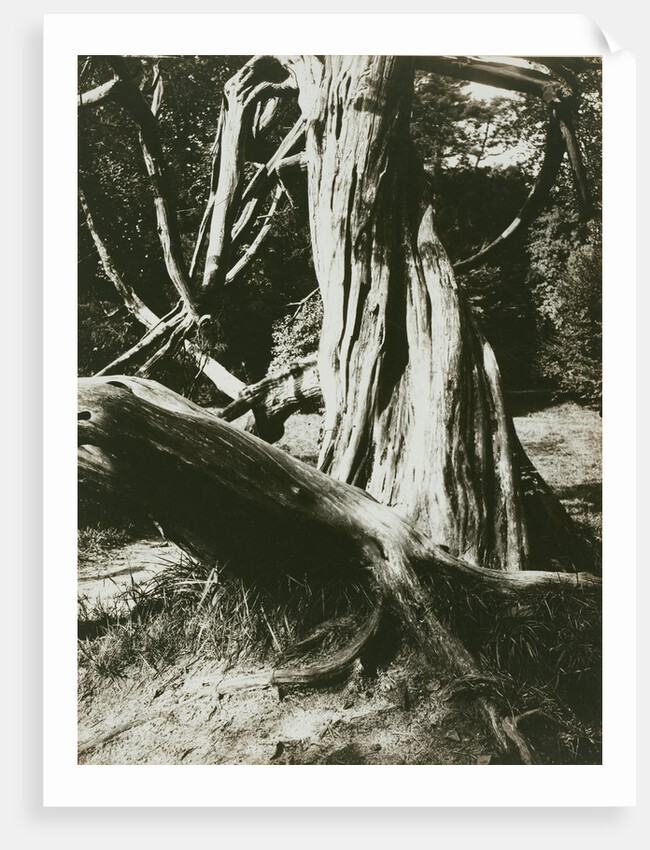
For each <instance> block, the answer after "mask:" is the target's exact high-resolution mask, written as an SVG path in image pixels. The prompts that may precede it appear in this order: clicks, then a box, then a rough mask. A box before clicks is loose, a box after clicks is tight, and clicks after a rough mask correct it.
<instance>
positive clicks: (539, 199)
mask: <svg viewBox="0 0 650 850" xmlns="http://www.w3.org/2000/svg"><path fill="white" fill-rule="evenodd" d="M522 58H526V57H522ZM530 61H532V62H536V63H537V64H539V65H543V66H545V67H546V68H547V69H548V71H550V72H551V73H550V74H549V73H546V72H544V71H540V70H537V69H535V68H531V67H520V66H517V65H509V64H506V63H503V62H494V61H490V60H487V59H482V58H479V57H471V56H464V57H460V56H418V57H416V65H417V67H418V68H419V69H420V70H423V71H432V72H434V73H437V74H441V75H443V76H449V77H454V78H456V79H460V80H468V81H471V82H477V83H482V84H483V85H488V86H494V87H496V88H503V89H507V90H509V91H517V92H520V93H523V94H531V95H535V96H536V97H540V98H542V99H543V100H544V102H545V103H547V104H548V108H549V123H548V129H547V136H546V148H545V153H544V160H543V162H542V165H541V167H540V171H539V173H538V175H537V178H536V180H535V183H534V184H533V187H532V189H531V191H530V193H529V195H528V197H527V198H526V200H525V201H524V204H523V206H522V207H521V209H520V210H519V212H518V213H517V215H516V216H515V218H514V219H513V221H512V222H511V223H510V224H509V225H508V227H507V228H506V229H505V230H504V231H503V232H502V233H501V234H500V235H499V236H498V237H497V238H496V239H494V240H493V241H492V242H491V243H490V244H489V245H487V246H485V247H484V248H482V249H481V250H480V251H478V252H477V253H476V254H473V255H472V256H471V257H467V258H466V259H463V260H459V261H458V262H456V263H454V271H457V272H466V271H469V270H470V269H473V268H476V266H478V265H481V264H482V263H485V262H486V261H487V260H488V259H489V258H490V257H491V256H492V255H493V254H494V253H495V252H496V251H497V250H498V249H500V248H501V247H502V246H503V245H504V244H505V243H506V242H507V241H508V240H509V239H511V238H512V236H514V234H515V233H518V232H520V231H521V230H522V229H523V228H524V227H525V226H526V225H527V224H529V223H530V221H531V220H532V219H533V218H534V216H535V215H536V214H537V213H538V212H539V210H540V209H541V207H542V205H543V204H544V202H545V200H546V198H547V197H548V194H549V192H550V190H551V188H552V186H553V184H554V182H555V179H556V177H557V173H558V171H559V168H560V165H561V163H562V157H563V154H564V149H566V151H567V153H568V157H569V162H570V165H571V169H572V173H573V176H574V180H575V184H576V188H577V192H578V201H579V205H580V213H581V215H582V217H583V218H584V219H586V220H589V219H591V218H593V216H594V212H595V211H594V205H593V201H592V198H591V193H590V192H589V187H588V182H587V178H586V172H585V167H584V162H583V158H582V152H581V150H580V145H579V143H578V140H577V137H576V133H575V130H574V127H573V119H572V114H571V113H572V108H573V107H572V105H573V101H574V95H575V91H574V86H575V80H574V78H573V77H572V71H573V70H576V71H584V70H586V68H588V67H589V66H588V65H587V66H585V64H584V63H583V62H581V61H577V62H576V63H573V64H572V65H571V64H570V65H569V66H568V67H567V68H564V66H563V65H562V64H561V63H560V62H559V61H554V60H553V59H549V60H545V59H543V58H541V57H533V58H531V60H530ZM558 76H559V79H558ZM562 140H563V141H564V146H563V148H562V147H561V142H562Z"/></svg>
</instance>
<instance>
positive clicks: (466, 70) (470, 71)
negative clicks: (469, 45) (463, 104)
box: [415, 56, 559, 97]
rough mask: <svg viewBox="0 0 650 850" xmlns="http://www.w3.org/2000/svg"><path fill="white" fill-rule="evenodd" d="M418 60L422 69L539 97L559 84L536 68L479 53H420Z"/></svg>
mask: <svg viewBox="0 0 650 850" xmlns="http://www.w3.org/2000/svg"><path fill="white" fill-rule="evenodd" d="M415 62H416V68H418V69H419V70H421V71H432V72H433V73H435V74H441V75H442V76H445V77H454V78H456V79H458V80H468V81H470V82H474V83H482V84H483V85H486V86H494V87H495V88H500V89H507V90H508V91H517V92H521V93H522V94H533V95H536V96H538V97H542V96H543V95H544V92H545V90H546V89H547V87H548V86H549V85H550V86H558V85H559V83H557V82H556V81H555V80H554V79H553V78H552V77H551V76H550V75H548V74H544V73H542V72H541V71H536V70H534V69H533V68H522V67H520V66H519V65H508V64H506V63H504V62H493V61H489V60H486V59H480V58H478V57H476V56H416V60H415Z"/></svg>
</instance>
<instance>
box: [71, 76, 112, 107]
mask: <svg viewBox="0 0 650 850" xmlns="http://www.w3.org/2000/svg"><path fill="white" fill-rule="evenodd" d="M118 83H119V80H118V78H117V77H113V79H112V80H108V82H106V83H102V84H101V85H99V86H97V87H96V88H94V89H91V90H90V91H87V92H83V94H80V95H79V102H78V105H79V106H96V105H97V104H98V103H101V102H102V101H104V100H108V99H109V98H110V97H112V95H113V93H114V89H115V87H116V86H117V85H118Z"/></svg>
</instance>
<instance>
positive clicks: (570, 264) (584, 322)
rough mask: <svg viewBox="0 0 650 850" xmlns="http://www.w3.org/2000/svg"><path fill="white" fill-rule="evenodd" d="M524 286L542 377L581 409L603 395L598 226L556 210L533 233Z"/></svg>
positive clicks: (600, 266)
mask: <svg viewBox="0 0 650 850" xmlns="http://www.w3.org/2000/svg"><path fill="white" fill-rule="evenodd" d="M529 252H530V257H531V264H530V272H529V276H528V285H529V286H530V288H531V291H532V296H533V299H534V301H535V304H536V307H537V318H538V327H539V336H540V347H539V353H538V359H537V365H538V369H539V371H540V374H541V375H542V376H543V377H544V378H546V379H548V380H550V381H551V382H552V383H553V384H554V385H555V386H557V387H558V389H559V390H560V391H561V392H563V393H565V394H567V395H570V396H572V397H574V398H575V399H576V400H578V401H580V402H582V403H583V404H588V405H589V406H591V407H595V408H599V407H600V405H601V391H602V366H601V354H602V296H601V279H602V249H601V227H600V225H599V224H598V223H596V222H592V223H591V224H589V225H581V224H580V223H579V222H577V221H576V220H575V218H571V217H567V216H566V215H564V214H563V213H562V212H561V211H559V210H552V211H550V212H548V213H547V214H546V215H544V216H542V217H541V218H540V220H539V221H538V222H537V223H536V224H535V226H534V227H533V229H532V231H531V236H530V239H529Z"/></svg>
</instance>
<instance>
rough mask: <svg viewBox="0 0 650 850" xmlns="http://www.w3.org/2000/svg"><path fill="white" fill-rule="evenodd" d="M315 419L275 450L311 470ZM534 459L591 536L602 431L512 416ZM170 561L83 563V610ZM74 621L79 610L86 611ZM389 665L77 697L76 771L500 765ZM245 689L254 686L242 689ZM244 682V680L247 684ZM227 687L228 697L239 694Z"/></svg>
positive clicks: (151, 546) (427, 682) (460, 712)
mask: <svg viewBox="0 0 650 850" xmlns="http://www.w3.org/2000/svg"><path fill="white" fill-rule="evenodd" d="M319 425H320V419H319V417H318V416H317V415H312V416H294V417H292V418H291V419H290V420H289V421H288V423H287V426H288V427H287V433H286V434H285V437H284V438H283V440H282V442H281V443H280V445H281V446H282V447H283V448H286V449H287V450H290V451H292V453H293V454H295V455H296V456H298V457H300V458H301V459H303V460H305V461H307V462H313V461H314V458H315V454H316V445H317V440H318V431H319ZM515 426H516V428H517V431H518V433H519V436H520V438H521V440H522V443H523V445H524V447H525V448H526V450H527V451H528V453H529V454H530V456H531V459H532V460H533V461H534V462H535V463H536V465H537V466H538V468H539V470H540V472H541V473H542V475H543V476H544V477H545V478H546V480H547V481H548V483H549V484H550V485H551V486H552V487H554V488H555V489H556V490H557V492H558V493H559V495H560V497H561V498H562V500H563V502H564V503H565V505H566V507H567V508H568V510H569V511H570V512H571V513H572V515H573V516H574V517H575V518H576V519H577V520H578V521H580V522H583V523H586V524H588V525H590V526H591V527H592V528H593V529H595V530H596V531H598V530H599V528H600V506H601V501H600V482H601V443H600V441H601V420H600V417H599V416H598V414H597V413H593V412H591V411H588V410H584V409H583V408H580V407H578V406H577V405H573V404H561V405H555V406H552V407H549V408H546V409H544V410H541V411H538V412H534V413H531V414H528V415H527V416H523V417H517V418H516V419H515ZM179 557H180V552H179V551H178V550H177V549H176V547H174V546H173V545H172V544H170V543H168V542H167V541H165V540H162V539H160V538H158V539H152V540H139V541H135V542H128V543H126V544H124V545H122V546H119V547H117V548H112V549H110V550H108V551H105V552H102V553H99V554H98V555H97V556H92V555H90V556H89V555H86V557H84V558H83V559H80V562H79V596H80V599H83V600H84V603H85V606H86V607H89V606H92V604H93V603H94V602H96V601H97V600H103V601H104V602H107V601H108V600H110V599H111V598H112V597H114V596H116V595H117V594H119V593H120V592H121V591H122V590H123V589H124V588H125V587H128V586H129V585H131V584H132V583H138V582H141V581H143V580H145V579H146V578H148V577H150V576H151V575H152V574H153V573H154V572H156V571H159V570H161V569H164V568H165V567H166V566H169V565H170V564H172V563H174V562H175V559H178V558H179ZM82 610H83V609H82ZM404 652H405V651H403V652H402V655H401V656H398V658H396V659H395V660H394V661H393V662H392V663H391V665H390V666H389V667H388V669H385V670H382V671H380V672H379V673H377V672H375V673H372V674H371V673H368V672H365V671H364V670H363V669H362V667H361V665H360V664H359V665H358V667H357V668H356V669H355V672H354V673H353V674H352V676H351V677H349V678H348V679H347V680H346V681H344V682H340V683H338V684H336V685H332V686H330V687H327V688H322V687H321V688H302V689H297V688H294V689H288V690H279V689H278V688H275V687H264V686H260V685H259V684H255V682H254V677H256V676H257V677H258V678H259V676H260V674H261V673H263V672H264V671H261V670H260V669H255V668H251V667H250V666H249V667H246V666H239V667H236V668H233V669H230V670H227V671H226V670H224V669H222V668H219V667H215V665H214V663H206V662H205V661H202V660H201V659H200V658H199V657H194V658H192V659H190V660H188V661H187V662H186V663H185V664H182V665H179V666H177V667H175V668H173V669H168V670H166V671H163V672H157V671H155V670H153V669H147V668H146V667H142V668H138V669H136V670H133V671H132V672H131V673H130V674H129V675H127V676H126V677H124V678H121V679H116V680H109V679H107V680H106V684H105V686H103V687H102V688H101V689H99V690H97V689H95V690H94V691H93V692H92V693H80V699H79V718H78V719H79V728H78V739H79V763H80V764H275V765H279V764H494V763H498V762H499V758H498V757H497V756H496V754H495V752H494V745H493V744H492V743H491V741H490V739H489V737H487V736H486V735H485V733H484V730H483V726H482V723H481V722H480V721H479V719H478V718H477V716H476V715H475V712H474V710H473V709H471V708H470V707H468V706H466V705H463V704H462V703H458V701H457V700H454V701H450V700H449V699H448V694H447V693H446V691H445V689H444V688H443V687H442V685H441V682H440V681H438V680H437V679H436V678H435V677H432V675H431V674H430V673H427V674H425V673H424V671H423V670H422V669H420V668H419V667H418V663H419V662H418V660H417V659H415V658H413V657H408V656H405V654H404ZM244 677H253V678H252V679H251V686H250V687H244V688H241V687H239V686H240V685H241V683H242V681H243V680H244ZM246 681H248V679H246ZM235 685H237V687H235Z"/></svg>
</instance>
